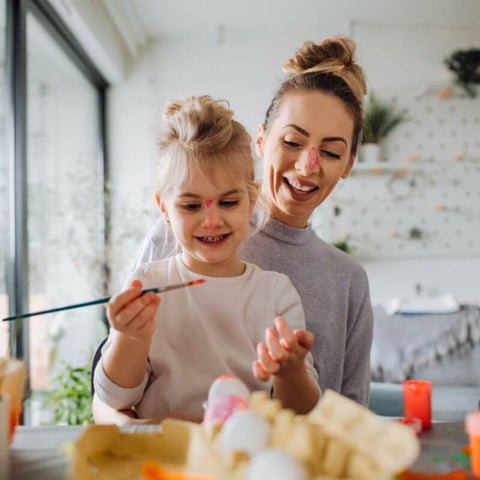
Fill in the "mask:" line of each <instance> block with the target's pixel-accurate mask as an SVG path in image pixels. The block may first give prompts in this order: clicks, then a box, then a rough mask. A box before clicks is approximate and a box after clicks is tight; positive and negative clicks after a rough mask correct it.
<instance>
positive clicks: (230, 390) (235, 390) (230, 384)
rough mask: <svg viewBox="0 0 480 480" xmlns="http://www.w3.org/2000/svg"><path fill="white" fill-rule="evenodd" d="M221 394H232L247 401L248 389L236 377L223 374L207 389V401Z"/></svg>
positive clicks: (248, 396)
mask: <svg viewBox="0 0 480 480" xmlns="http://www.w3.org/2000/svg"><path fill="white" fill-rule="evenodd" d="M223 395H232V396H234V397H241V398H243V399H244V400H246V401H248V400H249V398H250V390H249V389H248V388H247V386H246V385H245V384H244V383H243V382H242V381H241V380H239V379H238V378H236V377H233V376H232V375H223V376H221V377H218V378H217V379H216V380H215V381H214V382H213V383H212V385H211V386H210V390H209V391H208V403H210V402H211V401H213V400H215V398H218V397H222V396H223Z"/></svg>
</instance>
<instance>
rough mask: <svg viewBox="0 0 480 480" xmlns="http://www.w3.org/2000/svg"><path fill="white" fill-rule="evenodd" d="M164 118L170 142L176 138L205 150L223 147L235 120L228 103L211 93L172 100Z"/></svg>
mask: <svg viewBox="0 0 480 480" xmlns="http://www.w3.org/2000/svg"><path fill="white" fill-rule="evenodd" d="M163 118H164V120H165V129H164V134H166V136H167V137H168V140H167V143H170V142H171V141H172V140H174V139H176V140H177V141H178V142H179V143H180V144H181V145H183V147H184V148H186V149H199V150H205V151H206V150H209V149H213V150H221V149H222V148H224V147H225V145H226V144H228V142H229V141H230V139H231V137H232V135H233V132H234V130H235V123H236V122H235V121H234V120H233V111H232V110H230V105H229V103H228V102H227V101H226V100H215V99H213V98H212V97H210V96H209V95H203V96H199V97H187V98H185V99H184V100H181V101H176V102H170V103H168V104H167V105H166V107H165V109H164V112H163Z"/></svg>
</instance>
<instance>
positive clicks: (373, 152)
mask: <svg viewBox="0 0 480 480" xmlns="http://www.w3.org/2000/svg"><path fill="white" fill-rule="evenodd" d="M360 160H361V161H362V162H365V163H376V162H379V161H380V160H381V152H380V145H379V144H378V143H364V144H363V145H362V149H361V151H360Z"/></svg>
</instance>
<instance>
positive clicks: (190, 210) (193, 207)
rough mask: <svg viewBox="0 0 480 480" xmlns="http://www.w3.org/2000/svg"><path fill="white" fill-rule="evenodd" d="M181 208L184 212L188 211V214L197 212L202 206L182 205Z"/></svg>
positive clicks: (198, 204) (196, 204)
mask: <svg viewBox="0 0 480 480" xmlns="http://www.w3.org/2000/svg"><path fill="white" fill-rule="evenodd" d="M180 207H181V208H182V209H183V210H187V211H188V212H195V211H196V210H198V209H199V208H201V207H202V205H201V204H200V203H182V204H181V205H180Z"/></svg>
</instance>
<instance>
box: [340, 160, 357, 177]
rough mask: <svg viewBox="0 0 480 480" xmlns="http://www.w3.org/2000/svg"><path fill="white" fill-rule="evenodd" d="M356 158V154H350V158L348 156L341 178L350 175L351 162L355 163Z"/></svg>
mask: <svg viewBox="0 0 480 480" xmlns="http://www.w3.org/2000/svg"><path fill="white" fill-rule="evenodd" d="M356 158H357V156H356V155H350V158H349V160H348V163H347V165H346V167H345V170H344V171H343V173H342V178H347V177H348V176H349V175H350V172H351V171H352V168H353V164H354V163H355V159H356Z"/></svg>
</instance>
